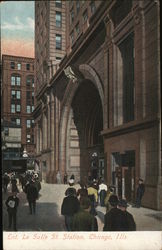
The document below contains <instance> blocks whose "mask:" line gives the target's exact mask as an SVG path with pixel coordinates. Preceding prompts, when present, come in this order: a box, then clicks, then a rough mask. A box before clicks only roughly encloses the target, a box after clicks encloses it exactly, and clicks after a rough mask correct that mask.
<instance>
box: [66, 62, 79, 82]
mask: <svg viewBox="0 0 162 250" xmlns="http://www.w3.org/2000/svg"><path fill="white" fill-rule="evenodd" d="M64 73H65V75H66V77H68V78H70V79H71V80H72V81H73V82H75V81H77V76H76V74H75V73H74V71H73V70H72V68H71V67H70V66H68V67H67V68H66V69H64Z"/></svg>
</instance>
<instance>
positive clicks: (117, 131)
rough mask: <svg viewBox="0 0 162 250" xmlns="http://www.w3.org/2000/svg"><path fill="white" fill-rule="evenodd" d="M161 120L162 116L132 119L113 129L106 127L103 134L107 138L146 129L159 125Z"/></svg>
mask: <svg viewBox="0 0 162 250" xmlns="http://www.w3.org/2000/svg"><path fill="white" fill-rule="evenodd" d="M159 122H160V118H159V117H156V118H153V119H145V120H142V121H139V122H137V121H132V122H129V123H127V124H123V125H121V126H118V127H115V128H111V129H105V130H103V131H102V132H101V135H103V136H104V137H105V138H112V137H115V136H119V135H124V134H127V133H133V132H136V131H139V130H144V129H148V128H152V127H154V126H156V125H158V124H159Z"/></svg>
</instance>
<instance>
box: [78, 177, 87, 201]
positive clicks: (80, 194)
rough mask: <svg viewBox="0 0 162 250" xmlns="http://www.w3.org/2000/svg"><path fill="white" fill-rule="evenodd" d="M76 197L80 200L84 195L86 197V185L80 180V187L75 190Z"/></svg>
mask: <svg viewBox="0 0 162 250" xmlns="http://www.w3.org/2000/svg"><path fill="white" fill-rule="evenodd" d="M77 197H78V198H79V201H80V202H81V200H82V199H83V198H84V197H88V190H87V188H86V185H85V184H83V183H82V182H81V183H80V188H79V189H78V190H77Z"/></svg>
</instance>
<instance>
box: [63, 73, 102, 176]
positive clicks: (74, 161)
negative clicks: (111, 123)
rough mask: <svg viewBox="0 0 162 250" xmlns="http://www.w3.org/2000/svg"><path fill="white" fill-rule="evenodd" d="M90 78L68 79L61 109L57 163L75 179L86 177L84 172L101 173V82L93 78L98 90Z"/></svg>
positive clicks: (86, 173)
mask: <svg viewBox="0 0 162 250" xmlns="http://www.w3.org/2000/svg"><path fill="white" fill-rule="evenodd" d="M95 76H96V77H97V75H96V74H95ZM92 80H95V78H92ZM92 80H90V79H87V78H85V79H82V80H81V81H80V82H79V83H78V82H75V83H74V82H69V88H68V93H69V96H68V98H66V100H67V101H65V103H64V107H63V109H62V120H61V123H60V125H61V126H60V128H61V129H60V159H59V165H60V167H61V168H62V172H65V171H66V172H67V174H68V176H70V175H71V174H74V175H75V176H76V179H77V180H83V179H86V178H87V176H88V172H91V174H92V175H93V178H97V177H100V176H103V175H104V171H103V168H104V164H103V162H104V161H103V151H104V150H103V138H102V136H101V131H102V130H103V105H102V103H103V99H101V93H102V91H101V90H102V85H101V84H100V82H99V80H98V78H97V84H99V88H100V90H99V89H98V85H97V84H96V82H95V83H94V82H93V81H92ZM70 85H71V86H70ZM65 94H66V93H65ZM102 98H103V96H102ZM94 156H95V157H94Z"/></svg>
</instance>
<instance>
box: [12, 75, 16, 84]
mask: <svg viewBox="0 0 162 250" xmlns="http://www.w3.org/2000/svg"><path fill="white" fill-rule="evenodd" d="M15 82H16V79H15V76H11V85H12V86H15Z"/></svg>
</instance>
